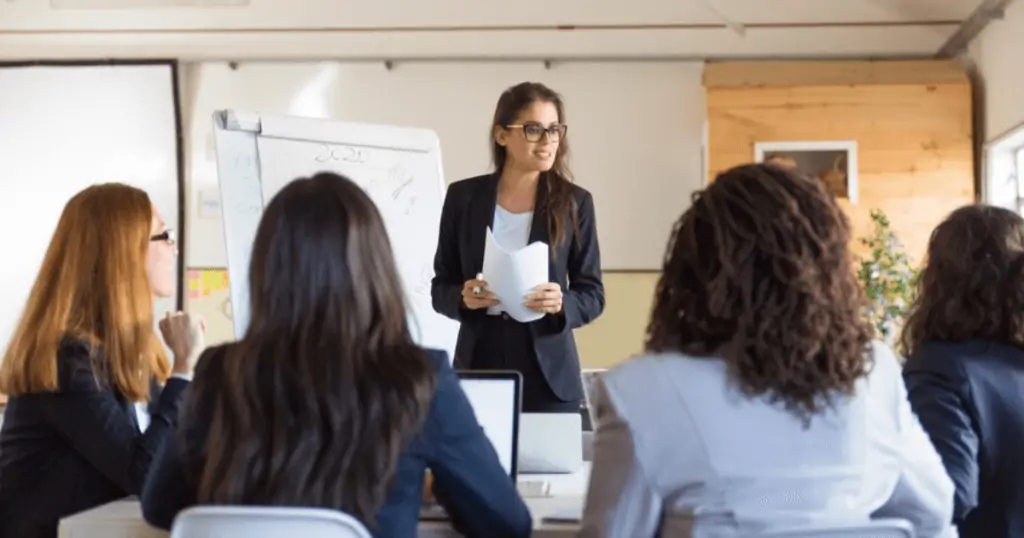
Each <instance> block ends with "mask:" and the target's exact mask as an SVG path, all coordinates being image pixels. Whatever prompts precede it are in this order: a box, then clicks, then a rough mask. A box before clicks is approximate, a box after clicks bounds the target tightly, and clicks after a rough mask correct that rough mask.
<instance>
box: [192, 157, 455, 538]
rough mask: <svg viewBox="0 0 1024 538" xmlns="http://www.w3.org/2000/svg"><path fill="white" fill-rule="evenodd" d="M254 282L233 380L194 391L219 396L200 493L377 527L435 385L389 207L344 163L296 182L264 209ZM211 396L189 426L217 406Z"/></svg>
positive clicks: (226, 366)
mask: <svg viewBox="0 0 1024 538" xmlns="http://www.w3.org/2000/svg"><path fill="white" fill-rule="evenodd" d="M249 293H250V301H251V307H252V308H251V310H252V314H251V321H250V322H249V327H248V329H247V331H246V333H245V336H244V338H242V339H241V341H239V342H237V343H236V344H233V345H231V346H230V347H229V348H228V351H227V352H226V354H225V356H224V363H223V372H224V377H225V379H226V381H225V382H224V383H223V385H221V384H217V386H206V385H205V383H206V379H205V378H203V377H202V376H199V375H197V376H196V379H195V381H194V383H193V387H192V388H191V390H192V392H193V394H215V395H216V396H215V399H214V401H213V404H212V406H211V407H210V409H211V410H212V411H209V412H212V415H213V419H212V423H211V425H210V428H209V431H210V434H209V436H208V437H207V439H206V440H205V445H204V447H203V448H202V453H203V454H204V455H205V461H204V462H202V464H201V469H200V470H199V471H198V473H199V476H198V500H199V502H201V503H207V504H249V505H252V504H257V505H259V504H262V505H286V506H318V507H326V508H333V509H337V510H342V511H344V512H347V513H350V514H352V515H354V516H355V517H357V518H359V519H360V520H362V521H363V522H365V523H366V524H368V525H371V526H372V525H373V524H374V517H375V514H376V512H377V510H379V509H380V507H381V506H382V505H383V502H384V500H385V498H386V497H385V496H386V494H387V491H388V488H389V486H390V483H391V480H392V478H393V475H394V472H395V466H396V464H397V462H398V457H399V455H400V452H401V450H402V448H403V447H404V445H405V444H406V443H407V442H408V441H409V439H410V438H411V437H412V436H413V435H414V434H415V432H416V431H418V429H419V428H420V426H421V424H422V422H423V420H424V418H425V416H426V413H427V410H428V408H429V405H430V401H431V399H432V397H433V391H434V383H435V379H434V371H433V367H432V366H431V365H430V364H429V363H428V361H427V360H426V357H425V352H424V351H423V350H421V349H420V348H419V347H417V346H416V345H415V344H414V342H413V339H412V337H411V335H410V330H409V326H408V323H407V321H406V303H405V299H404V294H403V288H402V284H401V280H400V278H399V274H398V270H397V267H396V265H395V260H394V257H393V254H392V250H391V245H390V242H389V241H388V235H387V231H386V230H385V227H384V222H383V220H382V219H381V216H380V214H379V213H378V211H377V208H376V206H374V204H373V202H372V201H371V200H370V198H369V197H368V196H367V195H366V193H365V192H363V190H362V189H360V188H359V187H358V186H357V185H356V184H354V183H353V182H351V181H350V180H348V179H346V178H344V177H341V176H338V175H335V174H331V173H320V174H317V175H315V176H313V177H311V178H300V179H297V180H295V181H293V182H291V183H289V184H288V185H287V186H286V187H285V188H284V189H282V190H281V191H280V192H279V193H278V194H277V195H276V196H275V197H274V198H273V200H271V202H270V204H269V205H267V207H266V210H265V212H264V214H263V217H262V219H261V220H260V224H259V227H258V229H257V232H256V239H255V242H254V245H253V251H252V261H251V265H250V268H249ZM197 405H207V404H206V402H204V403H203V404H200V403H199V400H198V399H195V400H192V401H191V403H190V404H189V407H188V408H187V410H186V413H184V414H183V417H182V427H181V431H182V432H184V431H187V430H188V429H189V425H188V421H189V417H192V416H196V415H197V414H208V412H207V413H198V412H197V410H196V409H195V406H197Z"/></svg>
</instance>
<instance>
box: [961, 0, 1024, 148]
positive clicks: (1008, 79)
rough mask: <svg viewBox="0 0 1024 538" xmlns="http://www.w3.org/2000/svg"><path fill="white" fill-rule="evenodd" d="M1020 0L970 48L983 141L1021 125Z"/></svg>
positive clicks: (1023, 39) (1023, 44) (1023, 50)
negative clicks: (980, 94) (980, 93)
mask: <svg viewBox="0 0 1024 538" xmlns="http://www.w3.org/2000/svg"><path fill="white" fill-rule="evenodd" d="M1022 54H1024V2H1014V3H1011V4H1010V6H1009V7H1008V8H1007V10H1006V17H1005V18H1004V19H1003V20H996V21H993V22H992V23H991V24H990V25H989V26H988V28H986V29H985V31H984V32H982V34H981V35H980V36H979V37H978V38H977V40H976V41H975V42H974V43H973V44H972V47H971V59H972V60H973V61H974V63H975V64H976V65H977V66H978V69H979V72H980V74H981V77H982V80H983V81H984V88H985V93H984V102H985V141H991V140H992V139H994V138H996V137H998V136H1000V135H1002V134H1005V133H1006V132H1007V131H1009V130H1010V129H1012V128H1014V127H1016V126H1018V125H1021V124H1024V61H1022Z"/></svg>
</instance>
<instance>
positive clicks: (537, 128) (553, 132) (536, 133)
mask: <svg viewBox="0 0 1024 538" xmlns="http://www.w3.org/2000/svg"><path fill="white" fill-rule="evenodd" d="M505 128H506V129H522V131H523V136H524V137H525V138H526V141H527V142H540V140H541V139H542V138H544V133H547V135H548V140H551V141H553V142H557V141H558V140H561V139H562V137H564V136H565V132H566V131H567V130H569V126H568V125H561V124H559V125H552V126H550V127H544V126H543V125H541V124H539V123H524V124H521V125H518V124H513V125H506V126H505Z"/></svg>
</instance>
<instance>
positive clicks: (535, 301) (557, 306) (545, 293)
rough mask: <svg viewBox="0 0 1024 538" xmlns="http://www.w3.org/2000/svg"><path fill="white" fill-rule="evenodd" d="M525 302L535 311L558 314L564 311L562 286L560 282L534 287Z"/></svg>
mask: <svg viewBox="0 0 1024 538" xmlns="http://www.w3.org/2000/svg"><path fill="white" fill-rule="evenodd" d="M523 304H525V305H526V307H527V308H529V309H530V310H533V311H535V312H544V313H545V314H557V313H559V312H561V311H562V286H560V285H559V284H558V282H548V283H547V284H541V285H540V286H537V287H535V288H533V291H531V292H530V293H529V294H528V295H527V296H526V299H525V300H524V301H523Z"/></svg>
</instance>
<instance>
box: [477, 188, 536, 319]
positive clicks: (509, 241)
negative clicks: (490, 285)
mask: <svg viewBox="0 0 1024 538" xmlns="http://www.w3.org/2000/svg"><path fill="white" fill-rule="evenodd" d="M532 224H533V211H526V212H525V213H512V212H510V211H508V210H507V209H505V208H503V207H501V204H494V223H493V224H492V225H491V233H493V234H494V240H495V241H497V242H498V244H499V245H501V248H503V249H505V250H507V251H509V252H515V251H517V250H519V249H522V248H526V245H528V244H530V228H531V226H532ZM503 311H504V310H503V309H502V308H501V305H500V304H499V305H496V306H491V307H488V308H487V313H488V314H490V315H492V316H498V315H501V313H502V312H503Z"/></svg>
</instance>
